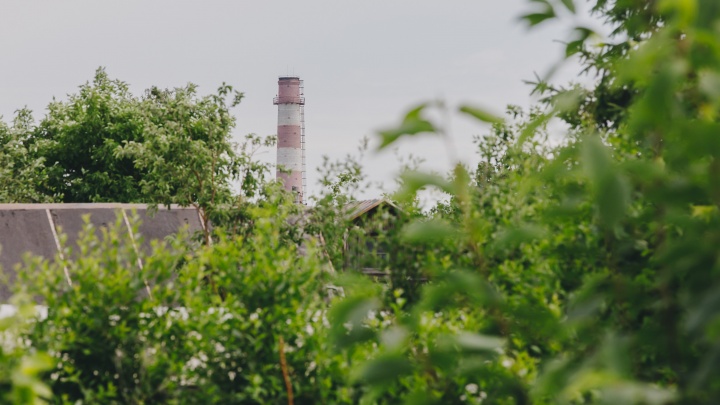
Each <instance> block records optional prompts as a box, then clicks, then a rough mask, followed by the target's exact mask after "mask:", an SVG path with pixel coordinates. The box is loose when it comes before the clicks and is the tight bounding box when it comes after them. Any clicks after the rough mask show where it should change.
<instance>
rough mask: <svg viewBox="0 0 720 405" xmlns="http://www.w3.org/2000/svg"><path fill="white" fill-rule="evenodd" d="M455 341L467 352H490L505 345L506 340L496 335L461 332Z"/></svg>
mask: <svg viewBox="0 0 720 405" xmlns="http://www.w3.org/2000/svg"><path fill="white" fill-rule="evenodd" d="M455 342H456V344H457V345H458V347H460V349H461V350H463V351H466V352H488V351H493V350H497V349H500V348H502V347H503V345H504V344H505V340H504V339H502V338H499V337H496V336H486V335H479V334H475V333H467V332H464V333H460V334H459V335H457V337H455Z"/></svg>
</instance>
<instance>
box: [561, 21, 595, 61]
mask: <svg viewBox="0 0 720 405" xmlns="http://www.w3.org/2000/svg"><path fill="white" fill-rule="evenodd" d="M573 32H574V33H575V35H574V38H575V39H574V40H572V41H570V42H568V44H567V46H566V47H565V57H569V56H572V55H574V54H576V53H578V52H580V51H581V50H582V48H583V45H584V44H585V41H586V40H587V39H588V38H590V36H591V35H592V34H594V33H595V32H594V31H593V30H591V29H589V28H586V27H575V29H574V31H573Z"/></svg>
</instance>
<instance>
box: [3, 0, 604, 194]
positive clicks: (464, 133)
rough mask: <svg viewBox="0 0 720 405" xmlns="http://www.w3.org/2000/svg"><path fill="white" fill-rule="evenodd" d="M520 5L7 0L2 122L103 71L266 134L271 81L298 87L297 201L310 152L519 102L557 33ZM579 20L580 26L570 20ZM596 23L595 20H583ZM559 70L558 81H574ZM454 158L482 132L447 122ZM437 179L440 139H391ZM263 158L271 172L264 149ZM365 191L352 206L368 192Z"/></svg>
mask: <svg viewBox="0 0 720 405" xmlns="http://www.w3.org/2000/svg"><path fill="white" fill-rule="evenodd" d="M529 9H530V3H529V2H528V1H526V0H506V1H503V2H496V1H471V0H462V1H461V0H458V1H448V2H442V3H441V2H433V1H428V0H421V1H420V0H418V1H413V2H410V1H393V2H386V1H379V0H370V1H364V2H327V1H319V0H307V1H303V2H294V1H289V0H282V1H277V2H246V1H212V2H198V1H169V0H163V1H152V2H148V1H139V0H124V1H106V2H93V1H89V0H87V1H78V0H74V1H63V2H53V1H50V0H45V1H34V2H24V1H14V0H7V1H3V2H2V3H1V4H0V51H2V54H3V56H4V58H5V62H4V63H3V64H1V65H0V115H2V116H3V119H4V120H5V121H9V120H10V119H11V118H12V115H13V112H14V111H15V110H16V109H18V108H22V107H24V106H27V107H29V108H30V109H32V110H33V111H34V113H35V118H36V119H39V118H41V117H42V116H43V115H44V113H45V107H46V106H47V104H48V103H49V102H50V101H51V100H52V98H53V97H55V98H58V99H64V98H65V97H66V95H67V94H69V93H74V92H76V91H77V88H78V86H79V85H81V84H83V83H85V82H87V81H88V80H91V79H92V77H93V74H94V72H95V70H96V69H97V68H98V67H99V66H104V67H105V68H106V70H107V72H108V74H109V75H110V76H111V77H112V78H116V79H120V80H123V81H125V82H127V83H128V84H130V86H131V89H132V91H133V92H134V93H136V94H139V93H140V92H141V91H143V90H144V89H146V88H148V87H150V86H153V85H156V86H160V87H177V86H182V85H184V84H186V83H188V82H192V83H195V84H197V85H199V92H200V93H201V94H207V93H211V92H213V91H214V90H215V89H216V88H217V87H218V86H220V85H221V84H222V83H223V82H227V83H228V84H231V85H233V86H234V87H235V88H236V89H238V90H240V91H243V92H244V93H245V95H246V98H245V99H244V100H243V103H242V104H241V105H240V106H239V107H238V108H237V109H235V110H234V111H233V112H234V114H235V115H236V117H237V120H238V122H237V128H236V131H235V135H236V136H238V137H241V136H243V135H244V134H247V133H257V134H259V135H271V134H275V132H276V120H277V107H276V106H274V105H273V104H272V99H273V97H274V96H275V94H276V92H277V78H278V76H282V75H286V74H293V75H297V76H300V77H301V78H302V79H303V80H304V81H305V97H306V100H307V104H306V109H305V120H306V134H307V163H308V186H309V194H311V195H312V194H317V193H318V191H319V187H318V185H317V180H318V175H317V171H316V170H315V168H316V167H317V166H319V165H320V164H321V162H322V156H323V155H327V156H328V157H330V159H331V160H336V159H341V158H342V157H343V156H345V155H346V154H348V153H352V152H353V151H355V150H356V148H357V145H358V143H359V142H360V139H362V137H364V136H369V137H370V138H371V140H373V138H374V133H375V132H376V130H378V129H381V128H383V127H387V126H391V125H393V124H394V123H396V122H397V121H398V120H399V119H400V117H401V115H402V113H403V112H404V111H405V110H407V109H408V108H409V107H410V106H412V105H415V104H417V103H419V102H422V101H428V100H435V99H440V100H444V101H445V102H446V103H447V104H448V105H449V106H451V107H455V106H457V105H458V104H459V103H461V102H467V103H471V104H476V105H480V106H484V107H487V108H488V109H490V110H492V111H495V112H497V113H502V112H503V110H504V107H505V106H506V105H507V104H517V105H520V106H523V107H527V106H529V105H530V104H531V103H532V102H533V100H532V99H531V98H530V96H529V93H530V90H531V88H530V87H529V86H527V85H525V84H524V83H523V80H524V79H532V78H533V76H534V73H535V72H537V73H538V74H540V75H542V74H545V73H546V72H547V71H548V69H549V68H550V67H551V66H552V64H553V63H555V62H556V61H558V60H559V59H560V58H561V56H562V54H563V51H564V46H563V44H561V43H558V42H557V40H561V39H565V38H567V36H568V32H569V28H570V26H569V25H565V24H564V25H558V24H551V25H549V26H547V27H540V28H538V29H535V30H532V31H528V30H527V29H526V28H525V27H524V25H523V24H521V23H520V22H518V16H519V15H521V14H522V13H523V12H526V11H528V10H529ZM581 19H582V20H583V21H585V22H587V21H588V18H587V17H583V18H581ZM594 25H595V26H597V23H595V24H594ZM575 75H576V68H574V67H573V66H570V67H569V68H568V69H565V70H563V71H562V72H561V73H560V74H559V75H558V80H559V81H561V82H564V81H568V80H572V79H574V78H575ZM450 123H451V125H450V130H451V133H452V135H453V138H454V142H455V145H456V147H457V149H458V151H459V155H460V157H461V158H462V159H464V160H472V159H473V157H474V152H473V145H472V137H473V135H477V134H480V133H483V131H486V130H487V128H485V127H483V126H481V125H477V124H476V123H474V122H472V121H470V120H467V119H465V118H462V117H458V116H456V115H453V116H452V117H451V120H450ZM399 148H400V151H399V154H400V155H408V154H409V153H412V154H414V155H416V156H419V157H422V158H424V159H426V160H427V161H428V166H429V167H431V168H433V169H435V170H441V171H442V170H446V169H447V168H448V167H449V163H448V159H447V157H446V154H445V151H444V149H443V148H444V146H443V143H442V142H441V141H440V140H437V139H432V138H429V137H423V138H421V139H419V140H417V141H416V140H413V141H412V142H408V141H404V142H400V143H399ZM259 157H260V158H261V159H262V160H265V161H271V162H274V160H275V152H274V150H268V151H264V153H263V154H262V155H261V156H259ZM366 163H367V164H366V168H367V172H368V174H369V176H370V179H371V180H373V181H375V182H377V181H382V182H385V183H386V184H389V183H391V182H392V178H393V175H394V173H395V172H396V170H397V167H398V162H397V158H396V157H395V156H394V154H393V153H392V152H385V153H383V154H381V155H373V156H369V158H368V159H367V160H366ZM378 193H379V190H377V189H372V190H369V191H368V192H367V193H366V194H365V195H364V196H363V197H372V196H374V195H377V194H378Z"/></svg>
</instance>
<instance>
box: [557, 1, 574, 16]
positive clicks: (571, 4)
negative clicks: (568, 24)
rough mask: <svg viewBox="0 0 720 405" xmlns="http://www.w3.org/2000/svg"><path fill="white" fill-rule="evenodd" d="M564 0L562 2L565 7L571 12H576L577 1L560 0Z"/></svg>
mask: <svg viewBox="0 0 720 405" xmlns="http://www.w3.org/2000/svg"><path fill="white" fill-rule="evenodd" d="M560 1H562V4H563V5H564V6H565V8H567V9H568V11H570V12H571V13H573V14H575V11H576V10H575V3H574V2H573V0H560Z"/></svg>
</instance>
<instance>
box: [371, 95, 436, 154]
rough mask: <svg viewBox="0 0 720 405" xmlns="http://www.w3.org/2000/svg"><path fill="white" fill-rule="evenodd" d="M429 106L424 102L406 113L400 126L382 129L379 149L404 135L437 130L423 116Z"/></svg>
mask: <svg viewBox="0 0 720 405" xmlns="http://www.w3.org/2000/svg"><path fill="white" fill-rule="evenodd" d="M427 106H428V104H427V103H424V104H421V105H419V106H417V107H415V108H413V109H412V110H410V111H409V112H408V113H407V114H405V118H403V121H402V123H401V124H400V125H399V126H398V127H395V128H390V129H387V130H384V131H380V132H379V135H380V138H381V142H380V146H378V150H382V149H385V148H386V147H388V146H389V145H392V144H393V143H394V142H395V141H397V140H398V139H400V138H401V137H402V136H406V135H417V134H421V133H428V132H435V131H436V129H435V126H434V125H433V124H432V123H431V122H430V121H428V120H427V119H425V118H423V117H422V112H423V111H424V110H425V108H427Z"/></svg>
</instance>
